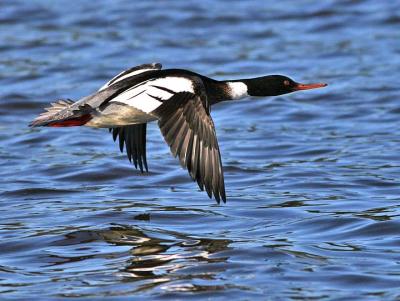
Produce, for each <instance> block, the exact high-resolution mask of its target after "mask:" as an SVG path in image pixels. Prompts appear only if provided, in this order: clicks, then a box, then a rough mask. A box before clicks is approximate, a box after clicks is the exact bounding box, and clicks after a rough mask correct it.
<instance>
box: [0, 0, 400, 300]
mask: <svg viewBox="0 0 400 301" xmlns="http://www.w3.org/2000/svg"><path fill="white" fill-rule="evenodd" d="M398 12H399V7H398V3H397V2H396V1H372V0H371V1H369V0H365V1H347V0H341V1H319V2H314V3H313V4H312V5H310V2H309V1H305V0H304V1H303V0H300V1H296V5H293V3H292V2H289V1H278V2H276V1H275V2H274V3H272V2H271V1H269V2H268V1H255V0H254V1H253V0H252V1H235V2H232V1H230V2H227V1H219V2H215V1H209V0H206V1H197V2H196V1H166V2H162V1H135V2H132V3H127V2H126V1H120V0H117V1H103V0H99V1H95V2H93V1H79V2H76V1H73V2H71V1H64V0H61V1H57V2H54V1H49V0H41V1H10V0H3V1H0V25H1V28H2V30H0V41H1V43H0V86H1V89H0V215H1V218H0V294H1V295H0V299H17V300H30V299H32V296H37V298H39V296H40V298H43V299H51V300H53V299H57V300H62V299H71V298H73V299H81V298H82V299H83V298H85V299H90V300H93V299H102V300H103V299H109V300H120V299H122V298H125V299H131V298H132V297H133V298H134V297H136V298H137V299H145V298H147V299H150V300H153V299H161V298H166V299H178V300H182V299H187V298H193V299H199V300H204V299H224V300H225V299H226V298H234V299H235V300H236V299H262V300H264V299H266V298H267V299H271V300H349V299H357V300H397V299H399V298H400V292H399V287H400V280H399V254H400V252H399V246H400V236H399V228H400V225H399V221H400V220H399V215H400V208H399V206H400V205H399V195H400V190H399V178H400V163H399V162H400V157H399V153H400V152H399V148H400V147H399V145H400V139H399V137H398V132H399V131H398V129H399V127H400V121H399V120H400V119H399V112H400V109H399V102H398V98H399V97H398V96H399V92H400V88H399V85H398V76H397V74H398V70H399V59H398V57H399V55H398V54H399V53H400V44H399V42H398V41H399V30H398V25H399V24H400V22H399V17H398ZM154 61H160V62H162V63H163V65H164V66H165V67H166V68H171V67H176V68H187V69H192V70H194V71H197V72H199V73H202V74H205V75H208V76H212V77H215V78H219V79H222V78H240V77H252V76H260V75H264V74H276V73H282V74H285V75H289V76H291V77H293V78H294V79H295V80H298V81H301V82H315V81H321V82H327V83H329V86H328V87H327V88H325V89H321V90H315V91H308V92H304V93H293V94H290V95H283V96H280V97H275V98H269V99H267V98H261V99H253V100H244V101H240V102H229V103H225V104H220V105H217V106H216V107H215V108H213V112H212V115H213V119H214V121H215V124H216V129H217V135H218V139H219V144H220V148H221V154H222V158H223V164H224V168H225V179H226V188H227V195H228V202H227V204H226V205H222V206H218V205H216V204H215V203H214V202H213V201H211V200H209V199H208V198H207V197H206V196H205V194H204V193H202V192H200V191H198V188H197V186H196V184H195V183H193V182H191V181H190V180H189V177H188V175H187V172H186V171H183V170H181V169H180V168H179V164H178V162H177V161H176V159H174V158H173V157H172V156H171V155H170V151H169V149H168V147H167V146H166V145H165V143H164V139H163V138H162V136H161V135H160V132H159V129H158V128H157V126H156V124H150V125H149V127H148V143H147V147H148V155H147V157H148V163H149V169H150V172H149V173H148V174H141V173H140V172H138V171H136V170H135V169H134V168H133V167H132V166H130V165H129V162H128V161H127V160H126V156H125V155H124V154H120V153H119V151H118V146H117V145H115V144H114V143H113V141H112V137H110V135H109V133H108V131H106V130H95V129H88V128H69V129H45V128H40V129H31V128H28V127H27V124H28V123H29V122H30V121H31V120H32V118H33V117H34V116H36V115H37V114H38V113H39V112H41V111H42V108H43V107H44V106H46V104H47V103H48V102H50V101H51V100H53V99H56V98H59V97H68V98H72V99H79V98H80V97H82V96H84V95H87V94H90V93H92V92H93V91H95V90H97V89H98V87H100V86H101V85H103V84H104V82H106V81H107V80H108V79H109V78H110V77H112V76H113V75H115V74H116V73H118V72H120V71H121V70H122V69H124V68H127V67H130V66H133V65H137V64H142V63H149V62H154Z"/></svg>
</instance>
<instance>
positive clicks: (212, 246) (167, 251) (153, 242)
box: [48, 225, 231, 290]
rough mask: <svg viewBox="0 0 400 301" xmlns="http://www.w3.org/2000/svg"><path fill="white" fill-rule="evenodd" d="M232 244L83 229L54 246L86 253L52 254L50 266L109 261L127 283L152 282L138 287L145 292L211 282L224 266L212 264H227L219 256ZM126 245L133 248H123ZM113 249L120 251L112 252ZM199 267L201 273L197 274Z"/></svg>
mask: <svg viewBox="0 0 400 301" xmlns="http://www.w3.org/2000/svg"><path fill="white" fill-rule="evenodd" d="M99 241H105V242H107V243H108V244H109V245H108V247H106V248H104V245H103V246H102V247H99V244H98V242H99ZM230 243H231V241H230V240H226V239H210V238H192V237H189V236H186V235H185V234H182V233H178V232H171V231H164V230H158V229H157V230H154V229H151V230H147V229H143V228H139V227H130V226H124V225H116V226H113V227H110V228H109V229H105V230H83V231H75V232H72V233H69V234H66V235H65V236H64V238H63V239H61V240H59V241H57V242H55V243H54V245H55V246H63V249H64V251H65V248H66V246H71V247H73V248H74V249H75V250H82V249H84V250H85V252H84V253H85V254H82V255H78V254H79V253H78V254H77V253H76V251H74V252H73V254H75V255H77V256H73V257H72V256H70V254H71V253H72V252H69V253H68V255H69V256H61V255H60V254H54V252H53V254H51V255H48V257H49V260H50V262H51V263H50V264H49V266H50V265H51V266H54V265H64V264H70V263H73V262H74V263H76V262H77V261H82V264H83V262H84V261H86V260H88V259H89V258H94V257H95V258H103V259H105V260H106V261H107V262H106V263H105V265H107V266H110V262H111V265H112V266H113V270H114V271H115V274H116V275H117V276H118V277H120V278H121V280H122V281H124V282H126V281H139V280H149V281H144V283H140V286H139V287H137V289H138V290H142V289H146V288H148V286H151V287H152V286H155V285H158V284H160V283H163V284H164V285H166V283H167V282H170V281H173V280H177V279H183V278H184V279H188V278H201V279H205V278H207V279H212V278H213V274H216V273H220V272H221V265H218V267H213V266H212V265H210V263H221V262H222V263H223V262H226V261H227V259H228V257H226V256H222V255H218V253H219V252H222V251H225V250H228V249H229V244H230ZM77 246H78V247H77ZM95 246H96V247H95ZM126 246H129V247H130V248H129V249H128V250H127V249H126V248H123V247H126ZM116 247H122V249H121V248H119V249H118V248H116ZM93 248H94V249H93ZM114 249H117V252H113V250H114ZM88 251H91V254H88ZM105 251H106V252H105ZM121 257H122V258H123V264H122V265H121V260H118V263H119V266H115V261H114V262H113V261H112V260H115V259H116V258H119V259H121ZM50 258H51V259H50ZM202 263H205V265H202ZM197 268H198V269H199V270H197V271H196V269H197ZM216 268H217V270H215V269H216ZM186 269H188V270H186ZM138 284H139V283H138Z"/></svg>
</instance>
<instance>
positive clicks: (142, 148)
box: [110, 123, 148, 172]
mask: <svg viewBox="0 0 400 301" xmlns="http://www.w3.org/2000/svg"><path fill="white" fill-rule="evenodd" d="M146 128H147V124H146V123H141V124H134V125H127V126H123V127H118V128H112V129H110V132H112V135H113V139H114V141H116V140H117V137H118V142H119V149H120V151H121V152H123V150H124V145H125V150H126V155H127V156H128V159H129V161H130V162H132V163H133V164H134V165H135V167H136V168H138V166H139V169H140V171H141V172H143V170H144V169H145V170H146V171H148V166H147V159H146Z"/></svg>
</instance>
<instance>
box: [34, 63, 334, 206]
mask: <svg viewBox="0 0 400 301" xmlns="http://www.w3.org/2000/svg"><path fill="white" fill-rule="evenodd" d="M161 67H162V66H161V64H159V63H153V64H143V65H140V66H136V67H133V68H130V69H128V70H126V71H123V72H121V73H119V74H118V75H116V76H115V77H114V78H112V79H111V80H110V81H108V82H107V83H106V84H105V85H103V86H102V87H101V88H100V89H99V90H98V91H97V92H95V93H93V94H91V95H89V96H86V97H84V98H82V99H80V100H79V101H77V102H73V101H72V100H69V99H65V100H58V101H56V102H54V103H52V104H51V105H52V106H51V107H49V108H46V109H45V110H46V112H44V113H42V114H40V115H39V116H38V117H37V118H36V119H34V120H33V121H32V122H31V124H30V126H32V127H36V126H49V127H69V126H82V125H84V126H89V127H96V128H109V130H110V132H112V135H113V139H114V141H115V140H116V139H117V137H118V140H119V148H120V150H121V152H123V148H124V144H125V148H126V153H127V156H128V159H129V161H131V162H132V161H133V163H134V165H135V167H136V168H138V166H139V169H140V171H141V172H142V173H143V169H145V170H146V171H148V167H147V159H146V126H147V122H150V121H155V120H157V121H158V125H159V127H160V129H161V133H162V134H163V136H164V139H165V141H166V142H167V144H168V145H169V147H170V149H171V152H172V154H173V156H174V157H177V156H178V157H179V161H180V164H181V165H182V167H183V168H186V169H187V170H188V172H189V174H190V176H191V177H192V179H193V180H195V181H197V183H198V185H199V187H200V189H201V190H204V188H205V190H206V191H207V194H208V196H209V197H210V198H212V196H213V195H214V198H215V199H216V201H217V202H218V203H219V202H220V200H221V199H222V200H223V201H224V202H226V195H225V183H224V174H223V169H222V163H221V155H220V151H219V147H218V141H217V137H216V133H215V128H214V122H213V120H212V118H211V116H210V108H211V106H212V105H214V104H216V103H219V102H222V101H226V100H236V99H241V98H244V97H248V96H275V95H281V94H286V93H291V92H294V91H299V90H308V89H315V88H320V87H325V86H326V85H327V84H324V83H314V84H300V83H297V82H295V81H293V80H292V79H290V78H288V77H286V76H283V75H268V76H262V77H257V78H250V79H240V80H227V81H217V80H214V79H211V78H209V77H206V76H203V75H200V74H197V73H195V72H192V71H188V70H181V69H165V70H161Z"/></svg>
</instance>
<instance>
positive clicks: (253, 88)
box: [244, 75, 327, 96]
mask: <svg viewBox="0 0 400 301" xmlns="http://www.w3.org/2000/svg"><path fill="white" fill-rule="evenodd" d="M244 82H245V84H246V85H247V90H248V91H247V93H248V94H249V95H250V96H276V95H282V94H287V93H292V92H295V91H300V90H310V89H316V88H322V87H325V86H327V84H324V83H313V84H301V83H297V82H295V81H294V80H292V79H291V78H289V77H287V76H284V75H268V76H262V77H257V78H252V79H247V80H245V81H244Z"/></svg>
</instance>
